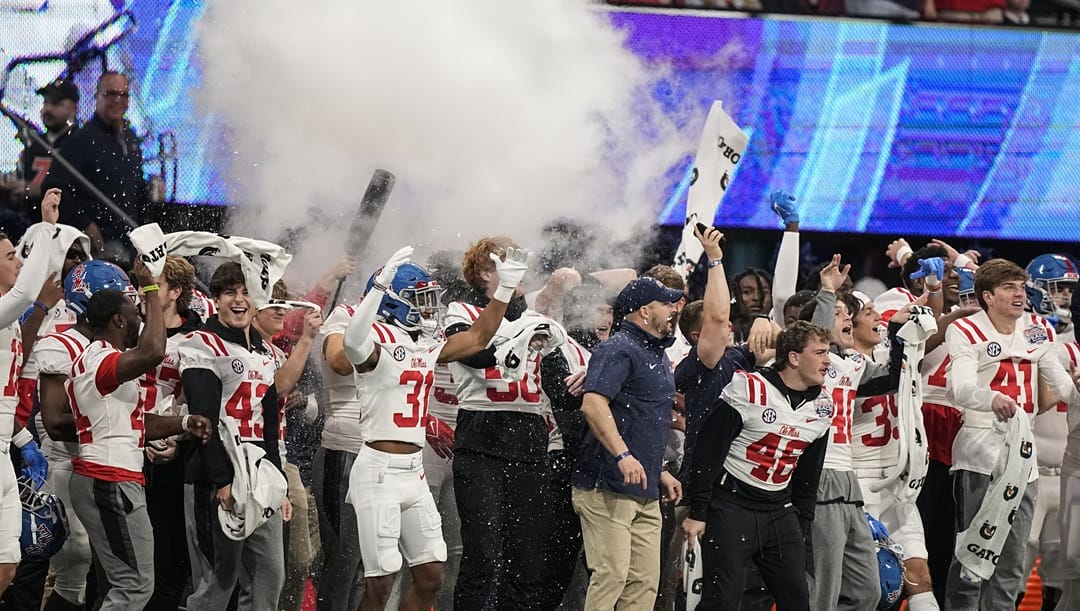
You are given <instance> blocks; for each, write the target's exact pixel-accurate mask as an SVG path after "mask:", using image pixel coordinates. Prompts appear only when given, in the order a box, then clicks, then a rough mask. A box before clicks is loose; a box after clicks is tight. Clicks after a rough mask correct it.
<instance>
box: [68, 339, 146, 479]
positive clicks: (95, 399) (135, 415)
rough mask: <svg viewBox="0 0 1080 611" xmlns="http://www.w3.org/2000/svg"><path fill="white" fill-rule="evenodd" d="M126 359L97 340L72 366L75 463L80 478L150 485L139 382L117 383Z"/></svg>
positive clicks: (114, 349)
mask: <svg viewBox="0 0 1080 611" xmlns="http://www.w3.org/2000/svg"><path fill="white" fill-rule="evenodd" d="M121 354H122V352H121V351H120V350H118V349H117V348H116V347H115V346H113V345H112V344H110V343H108V342H105V341H102V340H97V341H94V342H91V343H90V345H89V346H87V347H86V350H83V353H82V354H80V355H79V356H78V357H77V358H76V359H75V361H74V362H73V363H72V364H71V378H69V379H68V381H67V384H66V387H67V394H68V400H69V401H70V402H71V411H72V412H73V413H74V414H75V430H76V434H77V435H78V438H79V455H78V456H77V457H75V458H73V459H72V461H71V464H72V469H73V471H74V472H75V473H78V474H80V475H85V476H87V477H92V478H95V479H100V480H104V481H108V482H139V483H140V484H144V483H145V480H144V479H143V473H142V468H143V441H144V440H145V432H144V424H143V423H144V414H143V410H142V406H141V405H140V401H139V382H138V380H128V381H127V382H123V383H120V382H119V381H118V380H117V378H116V363H117V360H118V359H119V358H120V355H121Z"/></svg>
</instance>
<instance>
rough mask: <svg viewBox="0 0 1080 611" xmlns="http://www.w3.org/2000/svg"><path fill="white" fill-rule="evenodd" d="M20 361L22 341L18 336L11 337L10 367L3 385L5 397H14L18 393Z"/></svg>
mask: <svg viewBox="0 0 1080 611" xmlns="http://www.w3.org/2000/svg"><path fill="white" fill-rule="evenodd" d="M20 363H22V342H21V341H19V338H17V337H13V338H11V369H10V370H9V371H8V379H7V384H5V385H4V396H5V397H16V396H18V394H19V387H18V381H19V370H20V369H21V368H20V367H19V364H20Z"/></svg>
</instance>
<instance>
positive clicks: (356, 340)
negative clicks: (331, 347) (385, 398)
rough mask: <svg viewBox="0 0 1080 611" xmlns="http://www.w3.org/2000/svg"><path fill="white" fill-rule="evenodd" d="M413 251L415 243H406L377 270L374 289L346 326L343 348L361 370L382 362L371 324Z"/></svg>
mask: <svg viewBox="0 0 1080 611" xmlns="http://www.w3.org/2000/svg"><path fill="white" fill-rule="evenodd" d="M412 253H413V248H412V246H406V247H404V248H401V249H399V250H398V251H397V252H395V253H394V254H392V255H390V259H388V260H387V261H386V265H383V266H382V268H381V269H379V271H378V272H376V273H375V281H374V282H373V283H372V286H371V290H370V291H368V292H367V294H366V295H364V298H363V299H361V300H360V305H358V306H356V310H355V311H354V312H353V316H352V319H351V320H349V326H348V327H346V328H345V336H344V337H343V338H342V341H343V343H342V348H343V349H344V350H345V356H346V358H348V359H349V362H350V363H352V365H353V367H354V368H355V369H356V371H358V372H360V373H364V372H367V371H371V370H372V369H375V366H376V365H378V364H379V351H378V350H377V349H376V346H375V339H374V338H372V337H371V325H373V324H374V323H375V317H376V316H377V315H378V313H379V303H380V302H381V301H382V298H383V296H385V295H386V290H387V288H388V287H389V286H390V283H391V282H393V281H394V275H395V274H397V270H398V268H399V267H401V266H402V265H404V264H405V263H408V262H409V258H410V257H412Z"/></svg>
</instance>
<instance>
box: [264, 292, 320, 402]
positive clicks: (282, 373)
mask: <svg viewBox="0 0 1080 611" xmlns="http://www.w3.org/2000/svg"><path fill="white" fill-rule="evenodd" d="M320 326H322V314H320V313H319V312H318V311H317V310H310V309H309V310H307V314H306V315H305V316H304V330H303V333H302V334H301V335H300V339H299V340H297V342H296V345H295V346H293V350H292V353H291V354H289V358H287V359H285V363H284V364H283V365H282V366H281V369H278V370H277V373H275V374H274V385H275V386H277V389H278V394H279V395H281V396H282V397H285V396H288V395H289V393H291V392H292V391H293V389H294V388H296V384H297V383H298V382H299V381H300V376H302V375H303V374H304V364H306V363H307V360H308V355H310V354H311V346H312V345H313V344H314V343H315V336H316V335H318V334H319V327H320Z"/></svg>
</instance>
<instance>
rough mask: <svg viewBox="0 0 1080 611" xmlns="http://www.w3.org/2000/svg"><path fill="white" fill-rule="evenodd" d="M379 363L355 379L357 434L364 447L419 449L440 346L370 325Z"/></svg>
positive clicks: (430, 340) (386, 326)
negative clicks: (388, 444)
mask: <svg viewBox="0 0 1080 611" xmlns="http://www.w3.org/2000/svg"><path fill="white" fill-rule="evenodd" d="M371 327H372V334H373V335H374V339H375V347H376V350H379V351H380V352H379V362H378V364H377V365H375V369H372V370H371V371H368V372H365V373H357V374H356V378H357V396H358V397H359V398H360V403H361V405H363V406H364V411H363V414H362V415H361V416H360V434H361V435H362V436H363V438H364V441H403V442H405V443H411V444H414V445H417V446H420V447H424V443H425V434H424V416H426V415H427V412H428V400H429V398H430V396H431V387H432V386H433V385H434V384H435V362H436V360H438V358H439V352H441V351H442V349H443V346H445V345H446V342H445V340H442V339H439V338H429V337H425V336H420V338H419V340H414V339H413V338H412V336H411V335H409V334H408V333H407V332H405V331H404V330H402V329H401V328H400V327H397V326H395V325H391V324H386V323H383V322H375V323H373V324H372V326H371Z"/></svg>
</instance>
